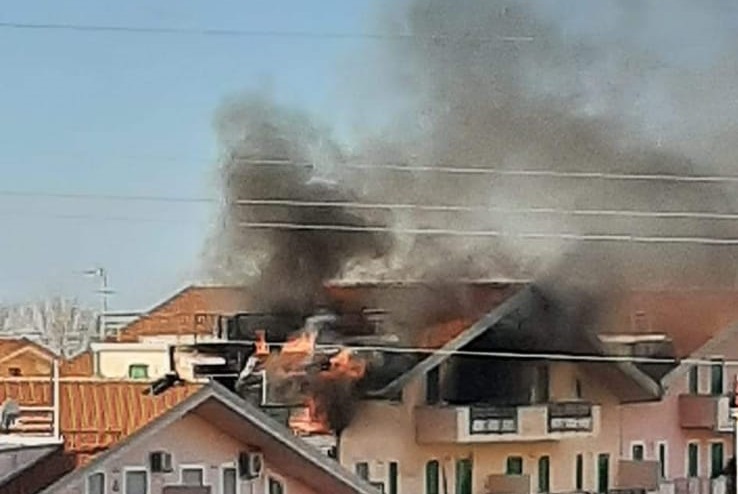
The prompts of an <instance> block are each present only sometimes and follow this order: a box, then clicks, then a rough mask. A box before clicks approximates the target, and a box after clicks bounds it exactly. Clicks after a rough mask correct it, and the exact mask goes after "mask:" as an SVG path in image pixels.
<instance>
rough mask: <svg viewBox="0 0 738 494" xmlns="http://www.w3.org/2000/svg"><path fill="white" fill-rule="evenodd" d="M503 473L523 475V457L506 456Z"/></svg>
mask: <svg viewBox="0 0 738 494" xmlns="http://www.w3.org/2000/svg"><path fill="white" fill-rule="evenodd" d="M505 473H506V474H507V475H523V458H522V457H520V456H508V457H507V466H506V467H505Z"/></svg>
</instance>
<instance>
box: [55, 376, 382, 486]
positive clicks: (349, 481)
mask: <svg viewBox="0 0 738 494" xmlns="http://www.w3.org/2000/svg"><path fill="white" fill-rule="evenodd" d="M192 412H194V413H199V414H204V415H206V416H219V417H220V418H221V419H224V420H212V421H211V423H213V424H214V426H215V427H217V426H219V425H220V426H221V427H224V424H226V423H231V424H238V427H233V430H231V431H229V432H231V433H233V434H234V435H236V434H245V435H247V436H248V440H249V442H251V443H252V444H254V445H255V446H258V447H260V448H261V449H262V451H264V452H265V454H266V455H267V457H268V456H269V454H270V453H275V452H277V451H279V452H282V453H284V455H283V457H284V458H286V459H287V460H288V461H289V469H290V472H291V473H292V474H294V475H298V474H299V473H300V472H304V471H305V470H306V468H307V469H310V473H312V474H313V475H309V474H308V475H306V476H305V475H303V478H301V480H302V481H303V482H305V483H308V484H309V485H310V484H312V485H314V486H315V487H316V488H317V491H318V492H325V491H329V492H335V493H336V494H341V493H346V494H349V493H357V494H376V492H377V491H376V490H375V488H374V487H372V486H371V485H370V484H369V483H368V482H366V481H365V480H363V479H361V478H360V477H358V476H357V475H355V474H353V473H351V472H349V471H347V470H345V469H344V468H343V467H342V466H341V465H339V464H338V463H336V462H335V461H334V460H332V459H330V458H328V457H327V456H325V455H323V454H322V453H320V451H319V450H318V449H316V448H314V447H312V446H310V445H308V444H307V443H305V442H304V441H303V440H301V439H299V438H297V437H295V436H293V435H292V434H291V433H290V432H289V430H288V429H286V428H285V427H284V426H282V425H281V424H279V423H277V422H275V421H274V420H273V419H272V418H271V417H269V416H268V415H266V414H265V413H264V412H262V411H261V410H260V409H259V408H257V407H255V406H254V405H252V404H250V403H248V402H246V401H245V400H243V399H241V398H240V397H238V396H237V395H236V394H234V393H233V392H231V391H228V390H227V389H226V388H224V387H223V386H221V385H219V384H216V383H210V384H208V385H207V386H204V387H203V388H202V389H200V390H199V391H198V392H197V393H195V394H193V395H191V396H190V397H188V398H187V399H186V400H184V401H182V402H181V403H179V404H178V405H177V406H176V407H174V408H172V409H171V410H169V411H168V412H167V413H165V414H163V415H161V416H160V417H158V418H157V419H155V420H153V421H151V422H150V423H149V424H147V425H146V426H145V427H143V428H141V429H140V430H139V431H138V432H136V433H134V434H132V435H131V436H129V437H128V438H127V439H125V440H123V441H121V442H119V443H118V444H116V445H115V446H114V447H112V448H110V449H109V450H108V451H106V452H105V453H102V454H100V455H99V456H98V457H97V458H95V459H94V460H93V461H92V462H90V463H89V464H88V465H87V466H86V467H84V468H80V469H77V470H75V471H73V472H71V473H69V474H68V475H66V476H65V477H63V478H61V479H60V480H58V481H57V482H56V483H55V484H53V485H52V486H50V487H49V488H47V489H46V490H44V491H43V494H52V493H55V492H60V491H61V490H63V489H64V488H65V487H67V486H69V485H70V483H72V482H75V481H79V480H81V479H84V478H85V477H86V475H87V474H88V473H89V472H91V471H94V470H97V469H99V468H100V467H101V466H102V465H103V464H104V462H106V461H108V460H112V459H115V458H119V457H120V456H122V455H123V454H125V453H126V451H128V450H129V449H130V448H132V447H134V446H135V443H136V442H137V441H138V440H142V439H146V438H148V437H151V436H152V435H154V434H156V433H158V432H160V431H162V430H163V429H164V428H166V427H167V426H169V425H171V424H172V423H174V422H175V421H177V420H179V419H180V418H182V417H183V416H184V415H186V414H188V413H192ZM232 419H235V420H236V422H233V421H232ZM242 437H243V436H242ZM326 481H327V482H328V483H329V485H326Z"/></svg>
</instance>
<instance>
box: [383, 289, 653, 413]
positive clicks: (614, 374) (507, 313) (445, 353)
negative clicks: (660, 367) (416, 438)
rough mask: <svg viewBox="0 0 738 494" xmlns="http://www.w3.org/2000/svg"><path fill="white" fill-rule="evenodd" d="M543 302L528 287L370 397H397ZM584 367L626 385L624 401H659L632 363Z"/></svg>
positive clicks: (585, 337) (588, 345) (585, 338)
mask: <svg viewBox="0 0 738 494" xmlns="http://www.w3.org/2000/svg"><path fill="white" fill-rule="evenodd" d="M541 301H542V298H541V295H540V293H539V292H538V290H537V289H536V288H535V287H534V286H533V285H527V286H525V287H524V288H522V289H521V290H519V291H518V292H517V293H514V294H513V295H511V296H510V297H509V298H507V299H506V300H505V301H504V302H502V303H501V304H499V305H497V306H496V307H494V308H493V309H492V310H490V311H489V312H488V313H487V314H485V315H484V316H483V317H481V318H480V319H478V320H477V321H476V322H475V323H473V324H471V325H470V326H469V327H468V328H467V329H465V330H464V331H462V332H460V333H459V334H458V335H457V336H456V337H454V338H453V339H451V340H450V341H448V342H447V343H446V344H445V345H444V346H443V347H442V348H441V349H440V351H438V352H435V353H433V354H431V355H430V356H428V357H427V358H425V359H423V360H421V361H420V362H418V363H417V364H416V365H415V366H414V367H412V368H411V369H410V370H408V371H407V372H405V373H403V374H402V375H400V376H398V377H397V378H396V379H394V380H393V381H392V382H390V383H389V384H387V385H386V386H385V387H384V388H382V389H381V390H378V391H373V392H370V393H369V394H370V396H377V397H385V396H393V395H396V394H397V393H398V392H400V391H401V390H402V389H403V388H404V387H405V386H406V385H407V384H408V383H409V382H410V381H412V380H413V379H416V378H418V377H420V376H422V375H424V374H425V373H426V372H428V371H430V370H432V369H433V368H435V367H436V366H438V365H440V364H441V363H443V362H444V361H446V360H447V359H448V358H449V357H451V356H452V355H453V354H454V353H455V352H457V351H459V350H462V349H463V348H464V347H466V346H467V345H469V344H470V343H472V342H473V341H475V340H476V339H477V338H479V337H481V336H482V335H484V334H485V333H486V332H487V331H489V330H491V329H492V328H494V327H495V326H497V325H498V324H500V323H501V322H502V321H503V320H504V319H508V318H513V317H520V316H523V317H524V316H525V315H526V314H529V313H530V310H531V308H532V307H533V305H534V304H537V303H541ZM577 336H578V337H579V341H578V344H579V345H580V347H581V348H585V349H587V351H588V352H589V353H593V354H595V355H602V354H605V353H606V352H605V350H604V349H603V347H602V345H601V343H600V342H599V340H597V339H596V338H595V337H594V335H593V334H591V333H589V332H587V331H586V330H585V331H581V332H579V333H578V334H577ZM583 365H585V366H587V367H588V369H590V370H591V371H593V372H596V373H598V374H600V375H602V376H606V378H607V379H608V380H611V381H612V382H619V383H622V384H624V386H620V388H621V389H623V390H624V391H623V392H622V393H621V394H622V396H621V399H622V400H623V401H637V400H643V399H653V398H657V397H658V396H659V395H660V393H661V389H660V386H659V384H658V383H657V382H656V381H654V380H653V379H651V378H650V377H649V376H648V375H647V374H645V373H644V372H643V371H641V370H640V369H639V368H638V367H637V366H636V365H634V364H633V363H631V362H625V361H611V362H588V363H584V364H583ZM634 385H635V386H634Z"/></svg>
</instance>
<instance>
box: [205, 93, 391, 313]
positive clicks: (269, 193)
mask: <svg viewBox="0 0 738 494" xmlns="http://www.w3.org/2000/svg"><path fill="white" fill-rule="evenodd" d="M217 126H218V132H219V136H220V137H221V142H222V145H223V147H224V157H223V163H222V167H221V173H222V177H221V179H222V183H223V191H224V196H225V201H226V209H225V223H224V228H223V229H222V230H219V231H218V232H217V233H216V235H215V236H214V237H213V245H212V248H213V249H214V254H215V258H214V260H216V261H217V264H216V266H215V268H216V269H217V272H218V276H220V277H222V278H225V279H226V280H229V281H233V282H236V283H239V284H240V283H244V281H246V282H247V283H248V284H250V285H251V287H252V288H253V290H252V292H251V293H252V297H253V299H254V300H253V303H254V308H255V309H261V310H285V311H299V312H306V313H307V312H308V311H310V310H312V309H314V308H315V307H316V305H318V304H320V303H322V302H325V301H324V300H322V298H323V293H322V284H323V282H324V281H325V280H326V279H331V278H333V277H336V276H339V275H340V274H341V271H342V269H343V268H344V264H345V262H346V261H347V260H350V259H362V258H375V257H380V256H383V255H385V254H386V253H387V252H388V249H389V247H390V245H391V243H390V239H389V238H388V236H386V235H382V234H376V233H358V234H351V233H340V232H338V233H335V232H330V231H310V230H277V229H269V228H264V229H260V228H248V227H246V226H245V224H246V223H264V222H279V223H287V224H293V225H320V224H327V225H352V226H362V225H366V224H367V220H366V219H365V218H363V217H360V216H358V215H355V214H352V213H351V212H349V211H347V210H344V209H341V208H334V207H316V208H310V209H303V208H293V207H274V206H254V205H244V204H242V203H239V201H242V200H249V199H284V200H297V201H347V200H351V199H352V194H351V193H350V191H349V190H348V189H346V188H345V187H343V186H341V185H338V184H333V183H330V182H326V181H323V180H321V179H320V177H319V176H318V173H319V171H320V168H321V165H324V163H322V162H321V159H322V157H321V153H325V155H326V158H325V159H327V160H328V163H329V164H330V163H335V162H336V161H337V160H339V159H340V154H339V153H338V150H337V148H336V147H335V145H333V144H331V142H330V140H329V139H328V137H327V134H325V133H322V132H321V129H319V128H318V127H316V126H315V125H314V124H313V123H312V122H310V121H309V120H308V119H307V118H306V117H304V116H303V115H301V114H299V113H295V112H291V111H290V110H288V109H285V108H281V107H279V106H277V105H275V104H273V103H271V102H269V101H267V100H265V99H263V98H258V97H253V98H246V99H242V100H239V101H235V102H231V103H229V104H226V105H224V107H223V108H222V109H221V112H220V114H219V117H218V121H217ZM275 162H277V164H274V163H275ZM280 162H282V163H283V162H287V163H298V164H300V166H291V165H289V164H287V165H284V164H279V163H280ZM270 163H271V164H270ZM303 165H307V166H303Z"/></svg>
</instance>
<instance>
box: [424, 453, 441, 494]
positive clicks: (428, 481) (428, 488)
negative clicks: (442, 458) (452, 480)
mask: <svg viewBox="0 0 738 494" xmlns="http://www.w3.org/2000/svg"><path fill="white" fill-rule="evenodd" d="M439 473H440V468H439V464H438V460H431V461H429V462H428V463H426V464H425V494H440V492H441V489H440V484H441V482H440V476H439Z"/></svg>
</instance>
